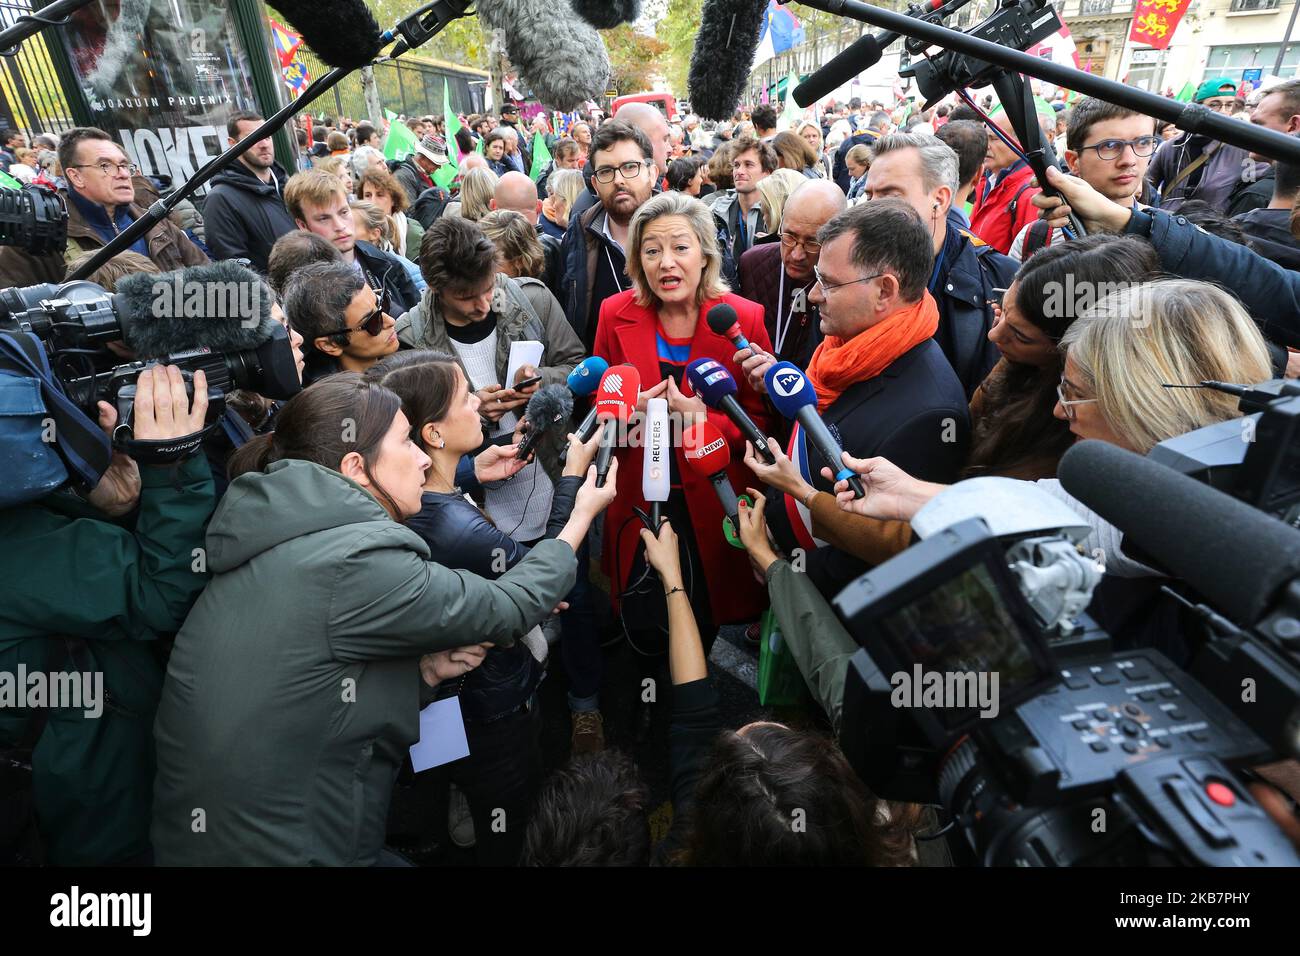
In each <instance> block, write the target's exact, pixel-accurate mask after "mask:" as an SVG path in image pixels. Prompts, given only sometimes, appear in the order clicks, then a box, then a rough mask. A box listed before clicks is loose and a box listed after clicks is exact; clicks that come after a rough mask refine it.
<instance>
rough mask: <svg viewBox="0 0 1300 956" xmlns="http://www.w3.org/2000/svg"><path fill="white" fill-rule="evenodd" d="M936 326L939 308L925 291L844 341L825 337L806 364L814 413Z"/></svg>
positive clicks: (876, 372)
mask: <svg viewBox="0 0 1300 956" xmlns="http://www.w3.org/2000/svg"><path fill="white" fill-rule="evenodd" d="M938 327H939V306H938V305H937V304H936V303H935V301H934V298H933V297H932V296H931V295H930V293H929V292H926V293H924V294H922V296H921V301H920V302H918V303H916V305H913V306H911V307H909V308H906V309H903V310H902V311H901V312H895V313H894V314H893V315H891V316H890V317H889V318H887V319H885V320H884V321H883V322H880V323H879V324H877V325H873V326H872V327H871V328H869V329H867V330H866V331H864V332H859V333H858V334H857V335H855V336H853V338H851V339H848V340H847V341H846V340H844V339H841V338H836V337H835V336H833V335H828V336H826V338H825V339H823V340H822V343H821V345H819V346H817V351H815V352H813V357H812V361H811V362H809V363H808V381H810V382H812V385H813V388H815V389H817V411H819V412H821V413H822V414H823V415H824V414H825V413H826V409H828V408H830V407H831V405H833V404H834V403H835V401H836V399H838V398H839V397H840V395H841V394H843V392H844V390H845V389H847V388H848V387H849V386H850V385H854V384H856V383H858V382H865V381H866V380H867V379H869V378H875V377H876V376H877V375H879V374H880V373H881V372H883V371H884V370H885V369H887V368H888V367H889V366H890V365H892V364H893V363H894V362H895V361H896V360H897V359H898V358H899V356H901V355H903V354H905V353H907V352H909V351H911V350H912V349H913V348H915V347H916V346H918V345H920V344H921V343H922V342H924V341H925V340H926V339H929V338H933V337H934V332H935V330H936V329H937V328H938Z"/></svg>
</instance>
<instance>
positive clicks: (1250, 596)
mask: <svg viewBox="0 0 1300 956" xmlns="http://www.w3.org/2000/svg"><path fill="white" fill-rule="evenodd" d="M1056 474H1057V477H1058V478H1060V480H1061V485H1062V487H1064V488H1065V490H1066V491H1068V492H1069V493H1070V494H1071V495H1073V496H1074V497H1075V498H1078V499H1079V500H1080V501H1081V502H1083V503H1084V504H1085V505H1087V506H1088V507H1089V508H1091V509H1092V510H1093V511H1095V512H1097V514H1099V515H1101V516H1102V517H1103V518H1105V519H1106V520H1107V521H1109V522H1110V523H1111V524H1113V525H1114V526H1115V527H1117V528H1118V529H1119V530H1120V531H1122V532H1123V533H1124V537H1125V539H1126V540H1131V541H1132V542H1133V543H1134V544H1136V545H1137V546H1138V547H1140V548H1141V549H1142V550H1143V551H1145V552H1146V553H1148V554H1150V555H1151V557H1152V558H1154V559H1155V560H1156V562H1157V563H1158V564H1159V565H1160V566H1161V568H1163V569H1164V570H1166V571H1168V572H1169V573H1170V574H1172V575H1173V576H1174V577H1177V578H1180V579H1182V580H1184V581H1186V582H1187V583H1188V584H1190V585H1191V586H1192V587H1194V588H1195V589H1196V590H1197V591H1199V592H1200V593H1201V594H1203V595H1204V596H1205V597H1206V599H1207V600H1208V601H1209V602H1210V604H1212V605H1214V607H1215V608H1216V609H1217V610H1219V611H1221V612H1223V614H1225V615H1226V616H1227V617H1229V618H1231V619H1233V620H1235V621H1236V622H1237V623H1238V624H1241V625H1243V626H1246V627H1250V626H1253V625H1254V624H1256V623H1258V622H1259V621H1260V620H1262V619H1263V618H1264V616H1265V615H1266V614H1267V613H1268V611H1269V609H1270V607H1271V606H1272V604H1273V602H1274V601H1275V600H1276V599H1277V597H1278V592H1279V591H1281V590H1282V588H1283V587H1284V586H1285V585H1286V584H1287V583H1288V582H1289V581H1291V580H1293V579H1294V578H1296V577H1297V576H1300V532H1298V531H1296V530H1295V529H1294V528H1291V527H1289V526H1287V525H1285V524H1283V523H1282V522H1281V521H1279V520H1277V519H1276V518H1273V517H1270V516H1269V515H1267V514H1264V513H1263V512H1262V511H1257V510H1255V509H1254V508H1252V507H1251V506H1250V505H1248V504H1245V503H1244V502H1241V501H1238V500H1237V499H1236V498H1232V497H1229V496H1228V495H1226V494H1224V493H1223V492H1221V491H1216V490H1215V489H1213V488H1211V487H1209V486H1208V485H1203V484H1201V483H1200V482H1199V481H1197V480H1196V479H1194V478H1189V477H1187V476H1186V475H1183V474H1179V473H1178V472H1176V471H1174V470H1173V469H1171V468H1167V467H1165V466H1164V465H1158V464H1156V463H1155V462H1153V461H1150V460H1149V459H1146V458H1143V457H1142V456H1140V455H1137V454H1134V453H1133V452H1131V451H1126V450H1124V449H1122V448H1120V447H1118V446H1116V445H1111V444H1108V443H1106V442H1100V441H1082V442H1078V443H1077V444H1075V445H1074V446H1073V447H1072V448H1070V450H1069V451H1067V452H1066V453H1065V455H1064V457H1062V458H1061V464H1060V467H1059V468H1058V469H1057V471H1056ZM1139 489H1140V490H1141V492H1142V493H1141V494H1137V493H1136V492H1137V491H1138V490H1139Z"/></svg>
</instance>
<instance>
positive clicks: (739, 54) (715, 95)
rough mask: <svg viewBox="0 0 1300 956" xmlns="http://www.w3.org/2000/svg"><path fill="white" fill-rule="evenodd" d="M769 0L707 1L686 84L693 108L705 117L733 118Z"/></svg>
mask: <svg viewBox="0 0 1300 956" xmlns="http://www.w3.org/2000/svg"><path fill="white" fill-rule="evenodd" d="M766 10H767V0H704V9H703V10H701V11H700V31H699V33H697V34H696V35H695V49H694V50H692V51H691V69H690V74H689V76H688V77H687V84H688V86H689V89H690V94H691V108H692V109H694V110H695V112H696V113H697V114H698V115H700V116H702V117H704V118H705V119H712V120H725V119H730V118H731V114H732V113H734V112H735V111H736V106H737V105H738V104H739V103H740V97H741V94H743V93H744V91H745V83H746V81H747V80H748V79H749V71H750V69H751V68H752V67H753V65H754V53H755V51H757V50H758V39H759V36H760V35H761V34H762V32H763V15H764V13H765V12H766Z"/></svg>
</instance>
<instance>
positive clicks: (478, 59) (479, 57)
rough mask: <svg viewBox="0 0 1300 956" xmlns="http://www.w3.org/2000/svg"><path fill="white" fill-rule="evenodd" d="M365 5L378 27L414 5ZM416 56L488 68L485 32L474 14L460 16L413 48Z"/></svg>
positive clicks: (371, 1) (403, 0)
mask: <svg viewBox="0 0 1300 956" xmlns="http://www.w3.org/2000/svg"><path fill="white" fill-rule="evenodd" d="M368 6H369V7H370V10H371V12H372V13H374V15H375V19H376V20H378V21H379V26H380V29H383V30H387V29H388V28H389V27H391V26H392V25H393V24H394V23H396V22H397V21H398V20H400V19H402V18H403V17H405V16H409V15H410V14H411V12H412V11H413V10H414V9H415V8H416V6H418V5H417V4H412V3H410V2H409V0H368ZM413 52H415V53H416V54H418V55H419V56H427V57H430V58H432V59H435V60H446V61H447V62H448V63H455V64H456V65H458V66H472V67H474V68H476V69H479V70H486V69H487V68H488V35H487V31H485V30H484V29H483V27H482V25H481V24H480V22H479V18H478V17H476V16H473V15H471V16H468V17H460V18H459V19H456V20H453V21H452V22H451V23H449V24H447V28H446V29H445V30H443V31H442V32H441V33H439V34H438V35H437V36H435V37H434V38H433V39H432V40H430V41H429V42H428V43H425V44H423V45H422V46H420V47H419V48H418V49H416V50H415V51H413Z"/></svg>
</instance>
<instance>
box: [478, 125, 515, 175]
mask: <svg viewBox="0 0 1300 956" xmlns="http://www.w3.org/2000/svg"><path fill="white" fill-rule="evenodd" d="M506 135H507V134H506V133H505V132H504V131H503V130H502V129H501V127H497V128H496V129H494V130H492V131H491V132H490V133H488V134H487V135H486V136H484V137H483V158H484V159H486V160H487V164H488V169H490V170H492V172H494V173H496V174H497V175H498V176H504V175H505V174H506V173H508V172H510V169H511V167H509V166H507V165H506V162H505V158H506Z"/></svg>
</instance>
